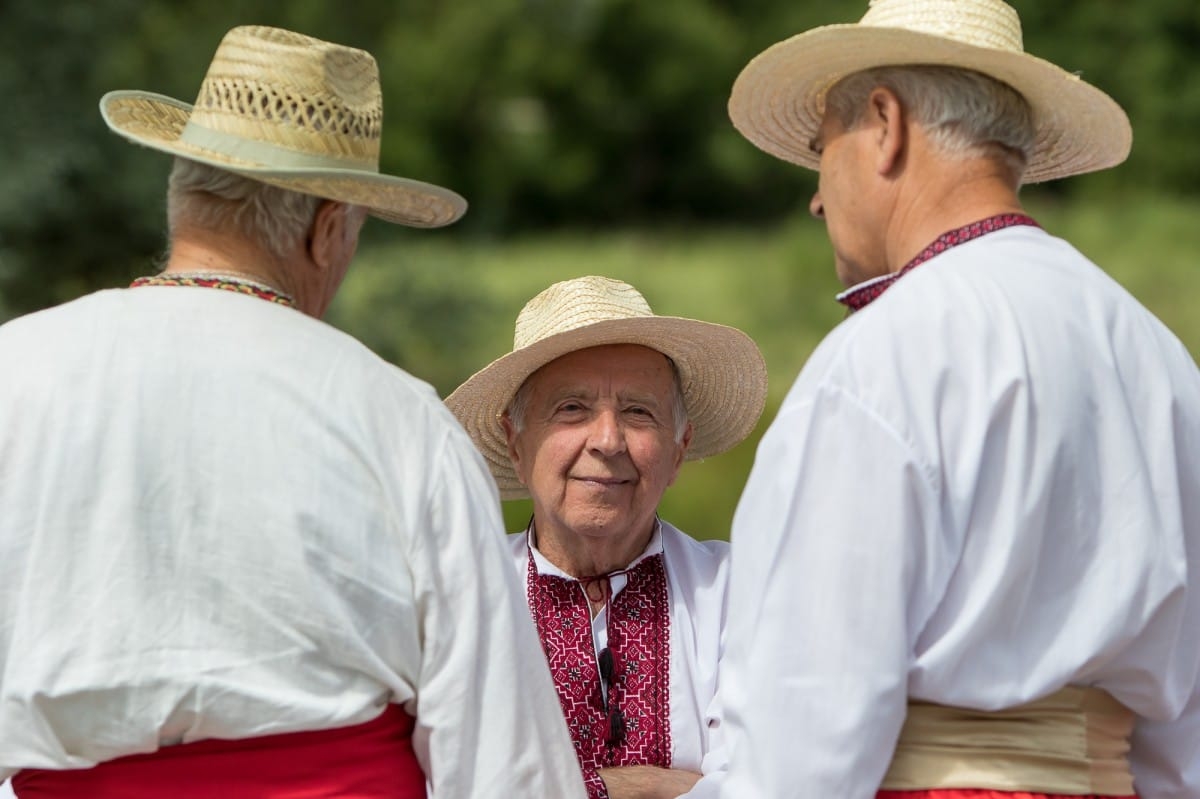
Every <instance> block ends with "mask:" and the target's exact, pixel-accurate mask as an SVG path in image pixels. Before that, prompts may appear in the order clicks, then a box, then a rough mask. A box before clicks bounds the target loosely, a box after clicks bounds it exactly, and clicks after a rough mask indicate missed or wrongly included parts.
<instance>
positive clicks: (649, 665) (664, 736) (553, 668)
mask: <svg viewBox="0 0 1200 799" xmlns="http://www.w3.org/2000/svg"><path fill="white" fill-rule="evenodd" d="M625 574H626V576H627V578H628V582H627V583H626V585H625V587H624V588H623V589H622V590H621V592H620V593H619V594H617V595H616V596H615V597H614V598H613V599H612V601H611V602H610V603H609V606H608V613H609V614H610V618H609V620H608V635H609V638H608V646H609V648H610V649H611V650H612V652H613V654H614V655H615V658H616V663H617V668H616V674H615V675H614V679H613V682H612V685H611V686H610V689H609V692H610V697H609V700H610V702H615V703H616V704H617V707H619V708H620V709H621V713H622V715H623V716H624V718H625V737H624V740H623V741H621V742H620V743H618V744H616V745H615V746H612V747H610V746H608V745H607V744H606V742H605V737H606V730H607V724H606V722H607V716H606V714H605V712H604V700H603V697H602V694H601V688H600V670H599V666H598V664H597V662H596V647H595V643H594V641H593V638H592V624H591V611H590V609H589V607H588V602H587V597H586V595H585V594H584V591H583V588H582V586H581V585H580V583H579V581H577V580H569V579H565V578H561V577H555V576H552V575H545V574H538V572H537V567H536V566H535V565H534V562H533V557H532V555H531V556H530V558H529V569H528V577H527V580H528V591H529V610H530V612H531V613H532V614H533V619H534V622H535V623H536V624H537V630H538V637H539V638H540V639H541V641H542V648H543V650H544V651H545V653H546V661H547V663H548V664H549V666H550V672H551V674H552V675H553V677H554V687H555V689H556V690H557V691H558V699H559V703H560V704H561V705H562V710H563V716H564V717H565V718H566V720H567V728H568V729H569V730H570V732H571V740H572V741H573V742H574V744H575V754H576V756H577V757H578V758H579V763H580V766H581V767H582V768H583V772H584V775H585V777H587V776H591V774H594V773H595V772H594V770H595V769H598V768H605V767H607V766H637V765H652V766H660V767H662V768H670V767H671V719H670V690H669V683H670V654H671V653H670V640H669V638H670V611H669V607H668V600H667V575H666V571H665V569H664V567H663V557H662V555H654V556H653V557H649V558H646V559H645V560H643V561H642V562H641V563H639V564H637V565H636V566H634V567H633V568H632V569H630V570H629V571H627V572H625ZM595 782H597V783H599V787H600V788H601V789H602V788H603V782H602V781H600V780H599V779H596V780H595ZM593 790H594V788H593V784H592V783H591V782H589V784H588V795H589V797H591V799H597V797H603V796H606V794H604V793H593Z"/></svg>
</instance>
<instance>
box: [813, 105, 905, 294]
mask: <svg viewBox="0 0 1200 799" xmlns="http://www.w3.org/2000/svg"><path fill="white" fill-rule="evenodd" d="M873 135H875V129H874V128H872V127H870V126H859V127H856V128H854V129H852V130H846V129H845V128H843V127H842V126H841V124H840V123H839V122H838V121H837V120H836V119H834V118H833V117H832V116H830V115H826V116H825V118H824V119H823V120H822V122H821V127H820V129H819V130H818V132H817V136H816V138H815V139H813V142H812V149H813V151H814V152H816V153H817V154H818V155H820V157H821V168H820V178H819V180H818V183H817V193H816V194H815V195H813V199H812V202H811V203H810V204H809V210H810V211H811V212H812V215H813V216H815V217H817V218H818V219H823V220H825V229H826V231H827V232H828V233H829V241H830V243H831V244H832V245H833V253H834V260H835V263H836V269H837V276H838V280H840V281H841V283H842V285H844V286H847V287H849V286H853V285H855V284H857V283H861V282H862V281H864V280H869V279H870V278H873V277H878V276H879V275H885V274H887V272H888V267H887V261H886V258H885V254H884V251H883V247H882V230H881V227H882V225H883V222H882V220H880V219H879V218H878V208H877V207H878V196H877V195H878V193H879V192H880V191H881V189H882V186H881V185H880V184H879V183H878V182H877V181H876V180H875V178H876V176H875V174H874V172H873V166H874V155H875V154H874V153H873V152H872V150H871V148H870V144H871V137H872V136H873Z"/></svg>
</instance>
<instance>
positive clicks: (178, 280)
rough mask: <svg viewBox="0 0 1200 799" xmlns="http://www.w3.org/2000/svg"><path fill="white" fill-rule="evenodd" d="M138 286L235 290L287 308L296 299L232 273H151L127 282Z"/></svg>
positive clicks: (292, 305) (133, 286)
mask: <svg viewBox="0 0 1200 799" xmlns="http://www.w3.org/2000/svg"><path fill="white" fill-rule="evenodd" d="M140 286H191V287H200V288H210V289H222V290H224V291H233V292H237V293H238V294H248V295H250V296H252V297H258V298H259V299H262V300H266V301H267V302H273V303H275V304H276V305H286V306H288V307H289V308H291V307H294V306H295V305H296V301H295V300H294V299H292V297H291V296H290V295H288V294H284V293H283V292H282V291H278V290H276V289H274V288H271V287H270V286H268V285H266V284H265V283H259V282H258V281H256V280H252V279H250V278H244V277H235V276H232V275H216V274H213V275H202V274H196V275H185V274H164V275H151V276H148V277H139V278H137V279H136V280H134V281H133V282H132V283H130V284H129V287H130V288H138V287H140Z"/></svg>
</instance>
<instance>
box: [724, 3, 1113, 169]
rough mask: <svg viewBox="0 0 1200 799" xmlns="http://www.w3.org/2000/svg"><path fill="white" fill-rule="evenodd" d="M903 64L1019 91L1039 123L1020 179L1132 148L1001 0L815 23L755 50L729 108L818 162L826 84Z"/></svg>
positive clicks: (764, 141) (768, 145)
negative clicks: (1027, 46) (1030, 45)
mask: <svg viewBox="0 0 1200 799" xmlns="http://www.w3.org/2000/svg"><path fill="white" fill-rule="evenodd" d="M904 64H932V65H942V66H952V67H961V68H963V69H971V70H975V71H977V72H981V73H983V74H985V75H988V76H990V77H992V78H995V79H997V80H1000V81H1003V82H1004V83H1007V84H1008V85H1009V86H1011V87H1013V88H1014V89H1016V90H1017V91H1018V92H1020V93H1021V94H1022V95H1024V97H1025V99H1026V100H1027V101H1028V102H1029V104H1030V105H1031V106H1032V108H1033V115H1034V125H1035V127H1036V129H1037V140H1036V143H1035V145H1034V151H1033V154H1032V157H1031V158H1030V161H1029V165H1028V168H1027V170H1026V172H1025V177H1024V182H1026V183H1036V182H1039V181H1045V180H1052V179H1054V178H1061V177H1066V176H1068V175H1077V174H1080V173H1083V172H1091V171H1094V170H1097V169H1105V168H1107V167H1110V166H1114V165H1116V164H1119V163H1120V162H1122V161H1124V160H1125V158H1126V156H1128V155H1129V148H1130V145H1131V143H1132V140H1133V134H1132V132H1131V130H1130V127H1129V119H1128V117H1126V116H1125V112H1124V111H1122V110H1121V107H1120V106H1118V105H1117V104H1116V102H1115V101H1114V100H1113V99H1112V98H1110V97H1109V96H1108V95H1106V94H1105V93H1104V92H1102V91H1100V90H1099V89H1097V88H1095V87H1094V86H1091V85H1089V84H1087V83H1084V82H1083V81H1082V80H1080V78H1079V76H1078V75H1074V74H1072V73H1070V72H1066V71H1065V70H1063V69H1061V68H1059V67H1057V66H1055V65H1054V64H1051V63H1050V62H1048V61H1043V60H1042V59H1040V58H1036V57H1035V56H1032V55H1028V54H1026V53H1025V51H1024V47H1023V44H1022V38H1021V21H1020V19H1018V17H1017V13H1016V12H1015V11H1014V10H1013V9H1012V8H1010V7H1009V6H1008V5H1007V4H1005V3H1002V2H1000V0H872V2H871V4H870V8H868V9H867V13H866V15H865V16H864V17H863V18H862V20H861V21H860V22H858V23H857V24H853V25H827V26H825V27H821V28H814V29H813V30H810V31H807V32H806V33H801V34H799V35H797V36H793V37H792V38H790V39H787V40H785V41H782V42H779V43H777V44H775V45H773V46H772V47H770V48H768V49H767V50H765V51H764V52H762V53H760V54H759V55H758V56H757V57H755V58H754V60H752V61H751V62H750V63H749V64H748V65H747V66H746V68H745V69H743V70H742V73H741V74H740V75H739V76H738V78H737V80H736V81H735V83H734V86H733V94H732V96H731V97H730V99H729V115H730V117H731V118H732V119H733V124H734V127H736V128H737V129H738V130H739V131H741V133H742V135H743V136H745V137H746V138H747V139H749V140H750V141H751V142H753V143H754V144H755V145H756V146H758V147H759V148H761V149H763V150H765V151H767V152H768V153H770V154H772V155H774V156H777V157H779V158H782V159H784V160H785V161H791V162H793V163H796V164H799V165H800V166H804V167H808V168H809V169H817V168H818V166H819V163H820V160H819V159H818V157H817V155H816V154H815V153H814V152H812V150H811V149H810V147H809V145H810V142H811V141H812V139H813V137H814V136H815V135H816V133H817V129H818V127H820V123H821V116H822V113H823V111H824V104H825V93H826V92H827V91H828V90H829V88H830V87H831V86H833V84H835V83H837V82H838V81H839V80H841V79H842V78H844V77H846V76H848V75H852V74H854V73H855V72H860V71H862V70H864V69H870V68H872V67H882V66H895V65H904Z"/></svg>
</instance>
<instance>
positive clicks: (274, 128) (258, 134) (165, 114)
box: [100, 26, 466, 227]
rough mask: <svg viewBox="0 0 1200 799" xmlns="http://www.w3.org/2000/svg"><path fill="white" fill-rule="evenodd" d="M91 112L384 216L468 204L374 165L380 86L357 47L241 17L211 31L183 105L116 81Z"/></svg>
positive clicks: (198, 154)
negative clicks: (215, 39)
mask: <svg viewBox="0 0 1200 799" xmlns="http://www.w3.org/2000/svg"><path fill="white" fill-rule="evenodd" d="M100 111H101V114H102V115H103V116H104V120H105V122H106V123H107V124H108V125H109V127H110V128H112V130H113V131H115V132H116V133H118V134H120V135H122V136H124V137H126V138H128V139H130V140H131V141H134V142H135V143H138V144H142V145H145V146H147V147H152V148H154V149H157V150H161V151H164V152H168V153H171V154H173V155H177V156H181V157H184V158H189V159H191V160H194V161H199V162H202V163H206V164H209V165H210V166H215V167H218V168H221V169H226V170H228V171H230V172H236V173H238V174H242V175H245V176H247V177H250V178H253V179H255V180H258V181H261V182H263V183H269V184H271V185H276V186H281V187H283V188H287V189H292V190H294V191H300V192H304V193H307V194H315V195H317V196H320V197H326V198H328V199H332V200H339V201H342V202H348V203H352V204H355V205H362V206H365V207H366V208H367V209H368V210H369V211H370V212H371V213H372V214H373V215H374V216H377V217H380V218H382V219H385V220H387V221H389V222H398V223H401V224H406V225H411V226H415V227H437V226H441V225H446V224H449V223H450V222H453V221H455V220H456V219H458V218H459V217H460V216H462V214H463V213H464V211H465V210H466V202H465V201H464V200H463V199H462V197H460V196H458V195H457V194H455V193H454V192H452V191H450V190H448V189H444V188H442V187H440V186H433V185H431V184H428V183H422V182H419V181H415V180H410V179H408V178H401V177H393V176H390V175H384V174H381V173H380V172H379V155H380V143H381V140H382V132H383V97H382V93H381V91H380V85H379V68H378V66H377V65H376V63H375V59H374V57H372V56H371V54H370V53H368V52H366V51H365V50H359V49H357V48H353V47H347V46H344V45H340V44H334V43H331V42H325V41H321V40H320V39H314V38H313V37H311V36H305V35H304V34H300V33H295V32H292V31H288V30H283V29H280V28H270V27H265V26H241V27H237V28H234V29H233V30H231V31H229V32H228V33H227V34H226V35H225V37H224V38H223V39H222V40H221V44H220V45H219V46H218V48H217V51H216V53H215V54H214V55H213V59H212V62H211V63H210V64H209V68H208V71H207V73H206V74H205V76H204V79H203V81H202V82H201V84H200V90H199V92H198V94H197V96H196V102H195V103H194V104H193V105H188V104H186V103H183V102H180V101H179V100H175V99H172V98H170V97H165V96H163V95H158V94H152V93H149V92H140V91H116V92H109V93H108V94H106V95H105V96H104V97H103V98H102V99H101V101H100Z"/></svg>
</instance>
